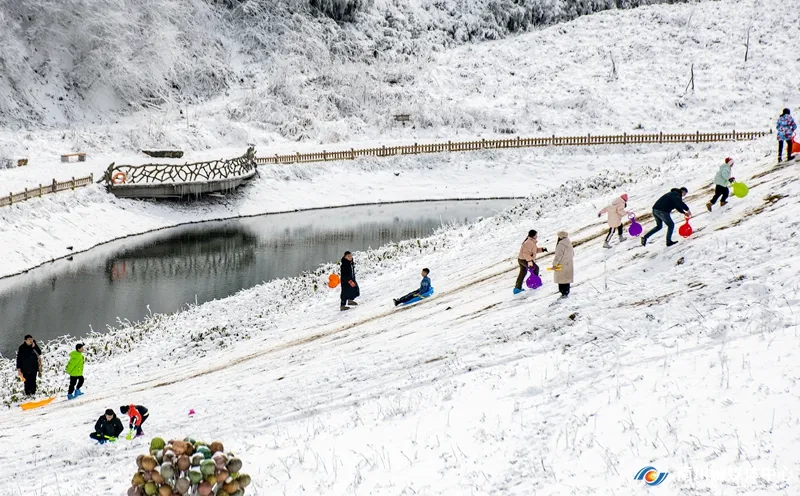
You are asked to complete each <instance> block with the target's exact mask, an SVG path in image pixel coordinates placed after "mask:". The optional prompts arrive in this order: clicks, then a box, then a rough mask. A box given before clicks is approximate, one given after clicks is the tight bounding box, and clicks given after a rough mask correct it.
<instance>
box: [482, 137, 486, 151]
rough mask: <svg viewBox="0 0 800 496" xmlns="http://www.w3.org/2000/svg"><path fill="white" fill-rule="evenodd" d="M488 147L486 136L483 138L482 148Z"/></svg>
mask: <svg viewBox="0 0 800 496" xmlns="http://www.w3.org/2000/svg"><path fill="white" fill-rule="evenodd" d="M484 148H486V138H481V149H484Z"/></svg>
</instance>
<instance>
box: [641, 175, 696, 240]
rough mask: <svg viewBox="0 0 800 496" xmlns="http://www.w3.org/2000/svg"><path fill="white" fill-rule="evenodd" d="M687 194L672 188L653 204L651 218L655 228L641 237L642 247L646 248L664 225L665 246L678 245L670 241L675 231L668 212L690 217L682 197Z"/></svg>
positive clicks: (682, 189) (687, 191)
mask: <svg viewBox="0 0 800 496" xmlns="http://www.w3.org/2000/svg"><path fill="white" fill-rule="evenodd" d="M688 193H689V190H688V189H686V188H680V189H678V188H672V189H671V190H670V192H669V193H667V194H665V195H664V196H662V197H661V198H659V199H658V201H657V202H655V204H653V218H654V219H655V220H656V227H654V228H652V229H650V231H648V232H647V234H645V235H644V236H643V237H642V246H646V245H647V240H648V239H649V238H650V236H652V235H653V234H655V233H657V232H658V231H660V230H661V228H662V227H664V224H666V225H667V246H672V245H676V244H678V242H677V241H672V232H673V231H674V230H675V223H674V222H673V221H672V217H670V212H672V211H673V210H677V211H678V212H680V213H682V214H683V215H685V216H687V217H691V216H692V212H691V211H690V210H689V207H688V206H686V204H685V203H683V197H684V196H686V195H687V194H688Z"/></svg>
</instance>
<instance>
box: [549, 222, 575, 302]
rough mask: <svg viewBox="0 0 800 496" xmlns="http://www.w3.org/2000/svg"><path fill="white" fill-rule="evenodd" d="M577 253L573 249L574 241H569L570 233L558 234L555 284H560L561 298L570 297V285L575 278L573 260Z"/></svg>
mask: <svg viewBox="0 0 800 496" xmlns="http://www.w3.org/2000/svg"><path fill="white" fill-rule="evenodd" d="M574 257H575V251H574V250H573V248H572V241H570V240H569V233H567V232H566V231H559V232H558V243H556V253H555V256H554V257H553V266H552V268H551V269H552V271H553V282H555V283H556V284H558V290H559V291H560V292H561V297H562V298H566V297H567V296H569V285H570V284H572V280H573V278H574V269H573V259H574Z"/></svg>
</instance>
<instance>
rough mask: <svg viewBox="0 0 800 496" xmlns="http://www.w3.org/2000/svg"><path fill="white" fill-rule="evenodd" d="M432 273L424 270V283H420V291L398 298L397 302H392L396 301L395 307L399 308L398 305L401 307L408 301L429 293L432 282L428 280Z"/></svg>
mask: <svg viewBox="0 0 800 496" xmlns="http://www.w3.org/2000/svg"><path fill="white" fill-rule="evenodd" d="M430 273H431V271H430V270H428V269H427V268H425V269H422V282H420V283H419V289H418V290H416V291H412V292H410V293H408V294H407V295H405V296H401V297H400V298H398V299H396V300H392V301H394V306H397V305H399V304H401V303H406V302H407V301H411V300H413V299H414V298H416V297H417V296H419V295H424V294H426V293H427V292H428V291H430V290H431V280H430V279H429V278H428V274H430Z"/></svg>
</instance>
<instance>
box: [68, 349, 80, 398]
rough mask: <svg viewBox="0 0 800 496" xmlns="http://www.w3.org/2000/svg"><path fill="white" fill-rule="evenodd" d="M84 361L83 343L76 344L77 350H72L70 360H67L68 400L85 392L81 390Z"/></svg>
mask: <svg viewBox="0 0 800 496" xmlns="http://www.w3.org/2000/svg"><path fill="white" fill-rule="evenodd" d="M83 362H84V359H83V343H78V344H76V345H75V351H71V352H70V354H69V362H67V374H69V389H68V390H67V399H68V400H72V399H75V398H77V397H78V396H80V395H82V394H83V393H82V392H81V387H82V386H83ZM73 393H74V394H73Z"/></svg>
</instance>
